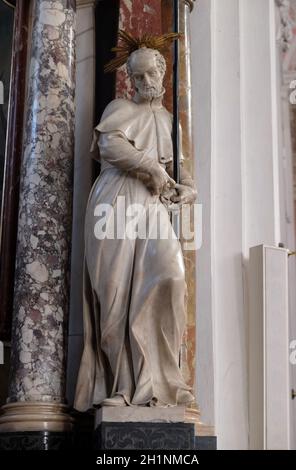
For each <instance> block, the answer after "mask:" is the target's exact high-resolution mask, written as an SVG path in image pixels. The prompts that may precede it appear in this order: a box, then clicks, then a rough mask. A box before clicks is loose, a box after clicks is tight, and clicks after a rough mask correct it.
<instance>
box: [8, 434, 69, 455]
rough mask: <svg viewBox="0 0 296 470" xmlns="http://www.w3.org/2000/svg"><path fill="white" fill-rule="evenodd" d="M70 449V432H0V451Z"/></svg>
mask: <svg viewBox="0 0 296 470" xmlns="http://www.w3.org/2000/svg"><path fill="white" fill-rule="evenodd" d="M70 449H73V434H72V433H63V432H48V431H42V432H3V433H0V451H2V450H70Z"/></svg>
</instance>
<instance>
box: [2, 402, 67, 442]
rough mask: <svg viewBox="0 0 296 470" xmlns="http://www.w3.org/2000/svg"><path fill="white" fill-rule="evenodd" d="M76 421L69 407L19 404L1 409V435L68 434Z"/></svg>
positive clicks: (37, 403)
mask: <svg viewBox="0 0 296 470" xmlns="http://www.w3.org/2000/svg"><path fill="white" fill-rule="evenodd" d="M73 424H74V420H73V418H72V417H71V416H70V415H69V412H68V407H67V406H66V405H62V404H59V403H43V402H18V403H9V404H8V405H4V406H3V407H2V408H1V416H0V435H1V433H18V432H20V433H23V432H25V433H26V432H33V431H35V432H38V431H40V432H42V431H47V432H53V433H68V432H71V431H72V429H73Z"/></svg>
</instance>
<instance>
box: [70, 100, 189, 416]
mask: <svg viewBox="0 0 296 470" xmlns="http://www.w3.org/2000/svg"><path fill="white" fill-rule="evenodd" d="M158 120H159V122H160V121H161V122H162V129H165V126H167V129H166V131H161V132H160V133H159V129H160V128H159V126H158V124H157V122H158ZM142 126H143V127H142ZM171 126H172V123H171V118H170V115H169V113H168V112H167V111H166V110H165V108H163V106H162V104H161V100H155V101H154V102H151V103H148V104H147V103H137V102H132V103H131V102H129V101H126V100H115V102H112V103H111V104H110V105H109V107H107V110H106V111H105V113H104V115H103V118H102V121H101V123H100V124H99V126H97V128H96V136H97V137H96V141H97V143H98V145H99V147H100V159H101V163H102V172H101V175H100V176H99V178H98V179H97V181H96V182H95V184H94V186H93V188H92V191H91V194H90V197H89V201H88V205H87V211H86V218H85V262H84V312H83V314H84V331H85V338H84V340H85V344H84V351H83V355H82V359H81V365H80V371H79V376H78V382H77V388H76V397H75V404H74V406H75V408H76V409H78V410H80V411H85V410H87V409H89V408H91V407H93V406H95V405H99V404H100V403H102V401H103V400H104V399H106V398H112V397H114V396H121V397H123V398H124V401H125V403H126V404H127V405H132V406H133V405H134V406H137V405H150V406H173V405H177V404H187V403H190V402H191V401H193V400H194V398H193V396H192V394H191V390H190V387H189V386H188V385H187V384H186V383H185V381H184V378H183V377H182V374H181V370H180V367H179V355H180V348H181V342H182V337H183V332H184V329H185V324H186V322H185V312H186V300H187V288H186V283H185V272H184V263H183V257H182V251H181V246H180V243H179V241H178V240H177V238H176V236H175V234H174V232H173V228H172V226H171V222H170V218H169V215H168V212H167V210H166V208H165V207H164V206H163V204H162V203H161V201H160V199H159V197H158V196H152V195H151V194H150V192H149V191H148V190H147V188H146V187H145V185H144V184H143V182H141V181H140V180H139V179H137V178H135V177H132V176H131V175H130V174H129V170H130V169H131V168H134V167H135V166H136V165H137V161H138V162H139V161H141V159H142V161H143V163H145V164H149V159H154V160H156V161H157V162H158V163H160V164H161V163H163V159H165V160H167V161H170V159H171V158H172V148H171V138H170V135H171ZM169 141H170V145H169V144H168V142H169ZM122 201H124V203H125V208H128V207H130V206H131V205H135V204H137V205H140V206H139V207H141V208H142V209H141V212H140V214H139V220H141V222H142V224H144V226H145V227H146V228H147V236H146V237H139V236H137V237H136V238H127V237H123V238H118V237H117V238H115V239H111V238H104V239H98V238H97V237H96V236H95V233H96V224H97V222H98V219H97V217H96V216H95V214H97V213H98V212H97V207H98V206H99V205H100V204H104V205H109V207H111V208H112V211H109V212H108V213H107V215H106V220H105V224H106V227H108V228H110V230H111V228H113V224H114V220H115V221H118V220H121V221H123V222H124V223H125V224H126V223H128V222H129V221H128V217H127V215H126V214H127V213H126V212H124V211H123V208H122ZM159 226H161V233H166V234H167V235H168V236H167V238H161V237H159V236H158V237H155V234H159Z"/></svg>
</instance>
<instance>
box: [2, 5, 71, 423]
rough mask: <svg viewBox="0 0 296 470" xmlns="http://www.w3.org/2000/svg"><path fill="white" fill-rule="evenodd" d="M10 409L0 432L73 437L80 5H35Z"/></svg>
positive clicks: (21, 192)
mask: <svg viewBox="0 0 296 470" xmlns="http://www.w3.org/2000/svg"><path fill="white" fill-rule="evenodd" d="M33 8H34V10H33V28H32V43H31V58H30V67H29V70H28V97H27V111H26V113H27V115H26V120H25V123H26V129H25V138H24V146H23V149H24V155H23V162H22V173H21V189H20V207H19V222H18V244H17V264H16V276H15V293H14V319H13V331H12V361H11V363H12V367H11V377H10V389H9V397H8V400H7V402H8V404H7V405H5V406H4V407H3V409H2V411H3V415H2V417H1V418H0V431H1V432H12V431H43V430H46V431H69V430H70V429H71V426H72V422H71V419H70V417H69V416H68V415H67V409H66V406H65V405H64V403H65V399H64V396H65V362H66V339H67V317H68V297H69V294H68V279H69V259H70V237H71V223H72V174H73V144H74V88H75V19H76V13H75V10H76V1H75V0H55V1H48V0H36V1H35V3H34V7H33Z"/></svg>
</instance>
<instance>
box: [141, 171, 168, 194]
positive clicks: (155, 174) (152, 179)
mask: <svg viewBox="0 0 296 470" xmlns="http://www.w3.org/2000/svg"><path fill="white" fill-rule="evenodd" d="M145 184H146V187H147V188H148V189H149V191H150V192H151V194H152V195H160V194H161V193H162V192H163V191H165V190H167V189H170V188H174V187H175V185H176V183H175V181H174V180H173V179H172V178H171V177H170V176H169V175H168V174H167V172H166V171H165V170H164V168H162V167H161V166H159V167H157V168H156V169H154V168H153V169H152V170H151V171H150V172H149V179H147V180H146V182H145Z"/></svg>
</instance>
